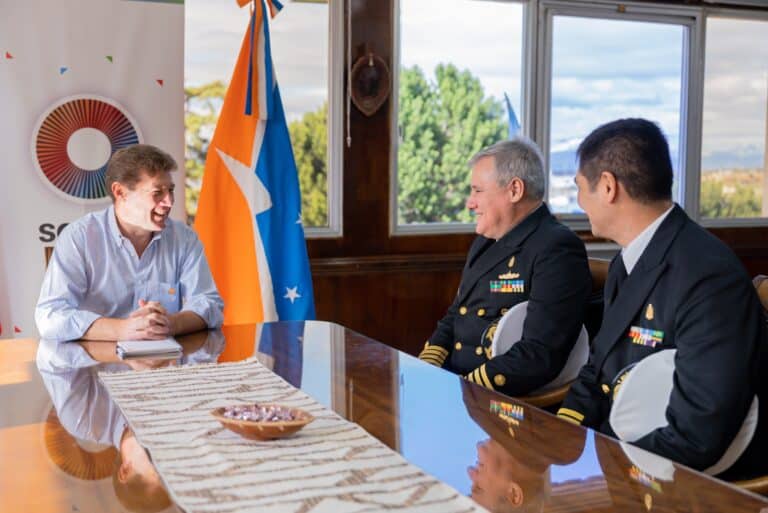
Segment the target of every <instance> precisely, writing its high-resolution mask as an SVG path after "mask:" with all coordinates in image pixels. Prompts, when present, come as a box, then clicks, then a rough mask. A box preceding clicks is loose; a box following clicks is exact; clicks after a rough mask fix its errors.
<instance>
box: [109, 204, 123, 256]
mask: <svg viewBox="0 0 768 513" xmlns="http://www.w3.org/2000/svg"><path fill="white" fill-rule="evenodd" d="M107 226H108V227H109V233H110V234H111V235H112V238H113V239H114V240H115V242H116V243H117V245H118V246H122V245H123V240H125V237H123V234H122V233H120V228H119V227H118V226H117V217H115V205H114V204H112V205H110V206H109V208H108V209H107Z"/></svg>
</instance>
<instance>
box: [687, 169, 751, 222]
mask: <svg viewBox="0 0 768 513" xmlns="http://www.w3.org/2000/svg"><path fill="white" fill-rule="evenodd" d="M738 175H742V176H738ZM752 175H754V177H753V176H752ZM737 176H738V178H741V179H736V177H737ZM761 176H762V175H761V174H760V173H729V174H728V175H727V176H725V177H723V176H722V174H721V173H704V174H702V177H701V198H700V205H701V206H700V211H701V216H702V217H704V218H712V219H723V218H734V217H760V215H761V204H762V201H761V198H760V195H759V191H760V188H759V187H760V185H761V184H760V183H759V180H761Z"/></svg>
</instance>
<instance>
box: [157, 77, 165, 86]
mask: <svg viewBox="0 0 768 513" xmlns="http://www.w3.org/2000/svg"><path fill="white" fill-rule="evenodd" d="M155 82H157V83H158V84H159V85H160V87H163V83H164V82H163V80H162V79H160V78H158V79H157V80H155Z"/></svg>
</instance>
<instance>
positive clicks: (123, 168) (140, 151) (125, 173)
mask: <svg viewBox="0 0 768 513" xmlns="http://www.w3.org/2000/svg"><path fill="white" fill-rule="evenodd" d="M177 167H178V166H177V165H176V161H175V160H173V157H171V156H170V155H169V154H168V153H166V152H164V151H163V150H161V149H160V148H157V147H155V146H152V145H151V144H134V145H132V146H128V147H127V148H123V149H120V150H117V151H116V152H115V153H114V155H112V158H111V159H109V164H108V165H107V173H106V175H105V177H104V178H105V181H106V185H107V192H108V193H109V195H110V196H111V197H112V201H114V200H115V196H114V195H113V194H112V184H113V183H115V182H117V183H121V184H123V185H125V186H126V187H128V188H129V189H131V190H133V188H134V187H136V184H137V183H139V179H140V178H141V172H142V171H144V172H146V173H147V175H149V176H157V174H158V173H167V172H171V171H174V170H175V169H176V168H177Z"/></svg>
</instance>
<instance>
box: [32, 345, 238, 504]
mask: <svg viewBox="0 0 768 513" xmlns="http://www.w3.org/2000/svg"><path fill="white" fill-rule="evenodd" d="M223 347H224V337H223V335H222V333H221V332H216V331H211V332H201V333H198V334H195V335H194V336H191V337H188V338H187V339H186V342H185V344H184V352H183V353H182V355H181V356H179V357H178V358H174V359H154V360H153V359H135V360H131V359H127V360H118V359H117V357H116V355H115V344H114V343H109V342H88V343H82V344H76V343H70V344H62V343H59V342H55V341H50V340H41V341H40V344H39V346H38V351H37V357H36V363H37V367H38V370H39V371H40V376H41V378H42V380H43V384H44V385H45V388H46V390H47V391H48V393H49V395H50V397H51V401H52V403H53V408H52V409H51V411H50V413H49V415H48V418H47V420H46V432H45V440H46V449H47V450H48V454H49V456H50V458H51V461H53V462H54V463H55V464H56V465H57V466H58V467H59V468H60V469H61V470H63V471H64V472H65V473H67V474H69V475H70V476H72V477H75V478H77V479H81V480H93V481H95V480H101V479H105V478H108V477H111V482H112V487H113V491H114V495H115V497H116V498H117V500H118V502H119V503H120V504H121V505H122V506H123V507H125V508H126V509H127V510H129V511H143V512H152V511H161V510H164V509H166V508H168V507H169V506H171V500H170V498H169V496H168V493H167V491H166V489H165V487H164V486H163V483H162V480H161V478H160V476H159V475H158V473H157V471H156V470H155V468H154V466H153V465H152V462H151V460H150V458H149V455H148V453H147V452H146V451H145V450H144V448H143V447H142V446H141V444H140V443H139V441H138V440H137V439H136V437H135V436H134V433H133V431H132V430H131V429H130V428H129V427H128V424H127V422H126V421H125V419H124V418H123V415H122V413H121V412H120V410H119V409H118V408H117V406H116V405H115V403H114V402H113V401H112V400H111V399H110V397H109V394H108V393H107V391H106V389H105V388H104V385H103V384H102V383H101V381H100V380H99V379H98V373H99V372H102V371H106V372H126V371H130V370H146V369H152V368H160V367H167V366H170V365H189V364H195V363H205V362H214V361H216V359H217V357H218V355H219V354H220V353H221V351H222V350H223Z"/></svg>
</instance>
